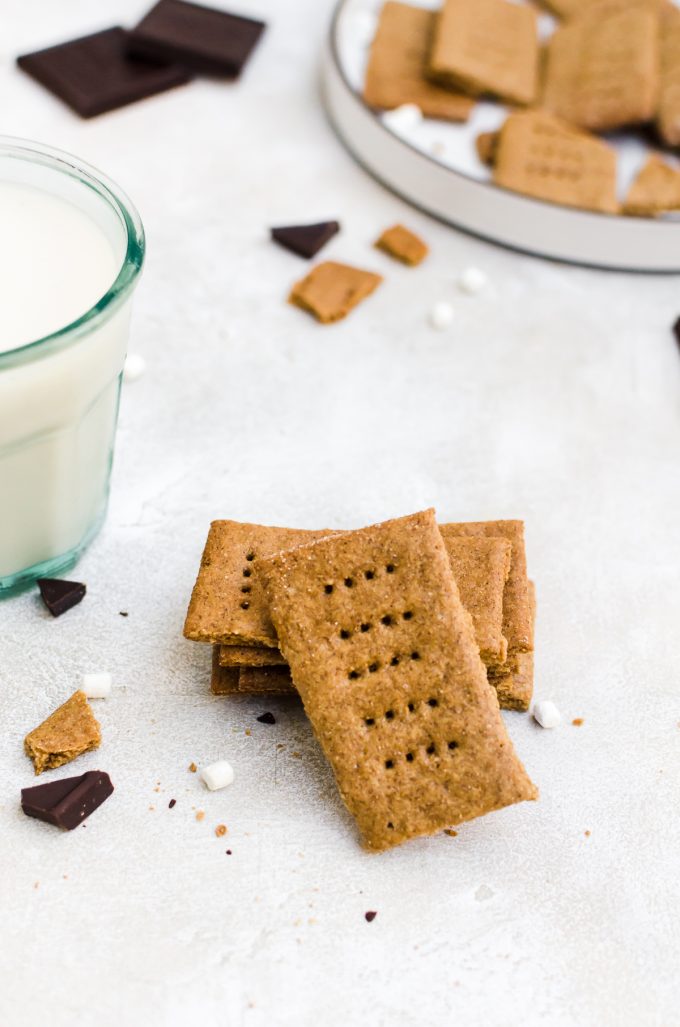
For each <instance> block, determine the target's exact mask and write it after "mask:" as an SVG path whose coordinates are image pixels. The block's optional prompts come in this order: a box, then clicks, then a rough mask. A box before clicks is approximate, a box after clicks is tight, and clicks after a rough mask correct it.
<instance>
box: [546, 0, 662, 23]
mask: <svg viewBox="0 0 680 1027" xmlns="http://www.w3.org/2000/svg"><path fill="white" fill-rule="evenodd" d="M664 2H665V0H543V6H544V7H547V9H548V10H549V11H551V12H552V13H553V14H555V15H557V17H558V18H563V19H565V20H568V19H570V18H584V17H586V18H606V17H610V16H611V15H612V14H620V13H621V12H622V11H630V10H633V9H634V8H643V9H645V10H649V11H652V12H654V13H655V14H658V13H659V12H660V10H661V8H662V6H663V4H664Z"/></svg>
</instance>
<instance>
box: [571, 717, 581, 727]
mask: <svg viewBox="0 0 680 1027" xmlns="http://www.w3.org/2000/svg"><path fill="white" fill-rule="evenodd" d="M582 723H583V717H574V719H573V720H572V724H573V725H574V727H580V726H581V724H582Z"/></svg>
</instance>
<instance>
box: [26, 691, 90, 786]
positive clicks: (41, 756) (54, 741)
mask: <svg viewBox="0 0 680 1027" xmlns="http://www.w3.org/2000/svg"><path fill="white" fill-rule="evenodd" d="M100 742H101V730H100V727H99V723H98V721H97V720H96V719H95V716H94V714H93V713H92V710H91V709H90V704H89V703H88V701H87V696H86V695H85V693H84V692H81V691H77V692H74V693H73V695H72V696H71V697H70V698H69V699H67V700H66V702H65V703H63V704H62V705H61V706H59V708H58V709H56V710H55V711H54V713H51V714H50V716H49V717H48V718H47V720H44V721H43V722H42V724H39V725H38V727H36V728H34V729H33V730H32V731H30V732H29V733H28V734H27V735H26V737H25V739H24V750H25V752H26V755H27V756H30V758H31V759H32V760H33V766H34V767H35V772H36V774H42V772H43V770H52V769H53V768H54V767H61V766H63V765H64V763H70V762H71V760H74V759H75V758H76V756H80V755H82V753H84V752H89V751H90V750H91V749H97V748H98V747H99V743H100Z"/></svg>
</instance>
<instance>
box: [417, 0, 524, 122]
mask: <svg viewBox="0 0 680 1027" xmlns="http://www.w3.org/2000/svg"><path fill="white" fill-rule="evenodd" d="M428 74H429V76H430V78H432V79H433V80H434V81H435V82H442V83H445V84H447V85H451V86H453V87H454V88H460V89H463V90H465V92H468V93H471V94H473V95H490V96H496V97H498V98H499V99H501V100H506V101H507V102H508V103H516V104H521V105H524V104H530V103H533V102H534V101H535V99H536V95H537V91H538V22H537V16H536V11H535V10H533V8H531V7H528V6H525V5H518V4H514V3H509V2H508V0H445V3H444V6H443V8H442V10H441V12H440V14H439V16H438V18H437V21H436V24H435V30H434V37H433V42H432V49H431V51H430V59H429V65H428Z"/></svg>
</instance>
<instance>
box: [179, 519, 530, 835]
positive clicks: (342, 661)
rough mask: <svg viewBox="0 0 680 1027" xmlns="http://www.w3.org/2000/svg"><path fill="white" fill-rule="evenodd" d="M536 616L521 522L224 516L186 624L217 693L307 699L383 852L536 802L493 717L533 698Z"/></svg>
mask: <svg viewBox="0 0 680 1027" xmlns="http://www.w3.org/2000/svg"><path fill="white" fill-rule="evenodd" d="M535 610H536V604H535V594H534V588H533V583H532V582H530V581H529V579H528V577H527V567H526V553H525V545H524V525H523V523H522V522H521V521H486V522H474V523H453V524H440V525H438V524H437V522H436V520H435V515H434V511H433V510H426V511H424V512H422V513H417V514H413V515H411V516H408V517H402V518H399V519H396V520H392V521H387V522H384V523H383V524H378V525H375V526H373V527H369V528H363V529H360V530H357V531H344V532H339V531H334V532H333V531H323V530H322V531H309V530H303V529H294V528H275V527H264V526H261V525H256V524H242V523H238V522H236V521H226V520H223V521H214V522H213V523H212V525H211V527H210V531H209V534H208V539H207V542H206V545H205V549H204V552H203V557H202V560H201V566H200V570H199V573H198V578H197V580H196V584H195V586H194V590H193V594H192V597H191V602H190V604H189V610H188V613H187V618H186V624H185V628H184V634H185V636H186V637H187V638H189V639H192V640H193V641H197V642H207V643H210V644H211V645H212V646H213V661H212V679H211V689H212V691H213V693H214V694H216V695H225V696H228V695H243V694H251V695H264V694H281V695H283V694H286V693H288V694H295V693H296V692H297V693H298V694H299V695H300V697H301V698H302V702H303V704H304V708H305V711H306V713H307V715H308V717H309V719H310V721H311V724H312V727H313V729H314V732H315V734H316V737H317V739H318V741H319V742H320V744H321V747H322V749H323V751H324V753H325V754H326V756H327V758H328V760H329V762H330V764H331V766H332V769H333V772H334V774H335V778H336V781H337V784H338V787H339V790H340V794H341V796H342V798H343V800H344V802H345V804H346V806H347V808H348V809H349V811H350V813H351V814H352V815H353V816H354V817H355V819H356V821H357V824H358V827H359V830H360V833H361V836H362V839H363V842H364V844H365V845H366V847H367V848H369V849H372V850H382V849H387V848H390V847H391V846H393V845H397V844H399V843H401V842H403V841H405V840H407V839H409V838H413V837H417V836H419V835H424V834H432V833H434V832H436V831H440V830H447V829H450V828H451V827H452V826H454V825H456V824H458V823H461V822H462V821H465V820H470V819H472V818H473V817H478V816H481V815H483V814H485V813H489V812H491V811H493V810H497V809H501V808H502V807H504V806H508V805H511V804H513V803H516V802H520V801H522V800H524V799H535V798H536V797H537V794H538V793H537V790H536V788H535V786H534V785H533V784H532V782H531V781H530V779H529V777H528V776H527V773H526V771H525V770H524V767H523V766H522V764H521V762H520V761H519V759H518V757H517V755H516V754H515V751H514V749H513V746H512V742H511V741H510V739H509V737H508V734H507V732H506V729H505V725H504V722H503V720H502V717H501V713H500V708H501V707H503V708H505V709H512V710H527V709H528V708H529V703H530V700H531V695H532V689H533V648H534V620H535Z"/></svg>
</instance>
